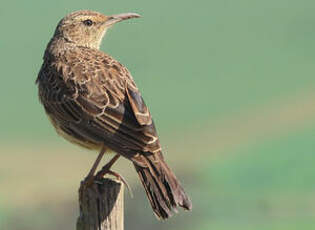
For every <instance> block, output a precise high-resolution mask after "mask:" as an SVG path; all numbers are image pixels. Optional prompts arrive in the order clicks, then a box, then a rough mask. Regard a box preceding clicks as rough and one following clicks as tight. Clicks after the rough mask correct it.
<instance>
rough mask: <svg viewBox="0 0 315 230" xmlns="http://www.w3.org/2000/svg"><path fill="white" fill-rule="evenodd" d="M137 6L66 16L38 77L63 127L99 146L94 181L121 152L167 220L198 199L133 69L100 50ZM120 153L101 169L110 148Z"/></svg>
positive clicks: (77, 139) (85, 143)
mask: <svg viewBox="0 0 315 230" xmlns="http://www.w3.org/2000/svg"><path fill="white" fill-rule="evenodd" d="M139 17H140V15H139V14H136V13H122V14H115V15H111V16H106V15H104V14H102V13H99V12H95V11H91V10H80V11H75V12H72V13H70V14H68V15H66V16H65V17H64V18H62V19H61V20H60V21H59V23H58V24H57V27H56V29H55V32H54V34H53V37H52V38H51V40H50V41H49V42H48V45H47V47H46V50H45V52H44V55H43V63H42V66H41V68H40V70H39V73H38V76H37V79H36V84H37V86H38V95H39V100H40V102H41V104H42V105H43V107H44V110H45V112H46V114H47V116H48V118H49V120H50V122H51V123H52V125H53V126H54V128H55V129H56V131H57V133H58V134H59V135H61V136H62V137H64V138H65V139H66V140H68V141H70V142H72V143H75V144H78V145H80V146H82V147H85V148H88V149H92V150H97V151H99V154H98V157H97V158H96V160H95V162H94V164H93V166H92V168H91V170H90V171H89V173H88V175H87V177H86V180H85V181H86V183H87V184H89V183H93V182H94V181H95V180H97V179H100V178H102V177H103V176H105V175H106V174H111V175H114V176H117V177H118V178H119V177H120V175H119V174H118V173H116V172H113V171H112V170H111V166H112V165H113V164H114V163H115V162H116V161H117V160H118V158H119V157H120V156H122V157H124V158H126V159H128V160H130V161H131V162H132V164H133V165H134V168H135V170H136V172H137V174H138V175H139V178H140V180H141V182H142V185H143V187H144V189H145V192H146V195H147V197H148V200H149V202H150V204H151V206H152V209H153V212H154V214H155V215H156V217H157V218H158V219H160V220H165V219H167V218H169V217H170V216H172V215H173V214H174V213H176V212H177V209H178V207H182V208H183V209H184V210H191V209H192V202H191V200H190V198H189V196H188V195H187V194H186V193H185V191H184V189H183V187H182V185H181V184H180V182H179V180H178V179H177V178H176V176H175V174H174V173H173V171H172V170H171V169H170V167H169V166H168V165H167V164H166V162H165V160H164V157H163V155H162V148H161V144H160V141H159V138H158V135H157V132H156V128H155V124H154V121H153V119H152V116H151V114H150V111H149V109H148V107H147V106H146V104H145V102H144V100H143V98H142V96H141V93H140V91H139V89H138V87H137V86H136V84H135V81H134V80H133V77H132V76H131V74H130V72H129V70H128V69H127V68H126V67H125V66H124V65H122V64H121V63H120V62H118V61H117V60H115V59H114V58H113V57H111V56H110V55H108V54H106V53H105V52H102V51H101V50H100V45H101V42H102V40H103V37H104V36H105V34H106V32H107V30H108V29H109V28H111V27H112V26H113V25H114V24H116V23H117V22H120V21H124V20H127V19H131V18H139ZM107 152H114V153H116V155H115V156H114V157H113V158H112V159H111V160H110V161H109V162H108V163H107V164H106V165H105V166H103V168H102V169H101V170H100V171H99V172H97V173H96V169H97V167H98V166H99V163H100V161H101V159H102V157H103V155H104V154H105V153H107Z"/></svg>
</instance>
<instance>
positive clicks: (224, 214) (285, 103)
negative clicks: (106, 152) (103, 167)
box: [0, 0, 315, 230]
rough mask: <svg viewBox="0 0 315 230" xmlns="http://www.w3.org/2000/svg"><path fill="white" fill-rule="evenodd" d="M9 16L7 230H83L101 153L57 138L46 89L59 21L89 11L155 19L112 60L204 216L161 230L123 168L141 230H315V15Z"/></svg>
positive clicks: (121, 30)
mask: <svg viewBox="0 0 315 230" xmlns="http://www.w3.org/2000/svg"><path fill="white" fill-rule="evenodd" d="M1 6H2V7H1V9H0V25H1V27H2V30H3V31H4V32H3V33H2V34H1V39H0V50H1V52H0V60H1V63H2V65H1V76H2V78H1V82H2V84H1V90H0V103H1V105H2V107H1V115H0V116H1V119H0V127H1V128H0V138H1V139H0V229H1V230H2V229H5V230H7V229H8V230H22V229H23V230H28V229H32V230H39V229H47V230H54V229H74V226H75V220H76V218H77V215H78V207H77V188H78V185H79V181H80V180H81V179H82V178H83V177H84V175H86V173H87V171H88V169H89V167H90V166H91V164H92V162H93V160H94V159H95V157H96V153H93V152H89V151H87V150H83V149H80V148H78V147H76V146H73V145H71V144H68V143H67V142H65V141H64V140H62V139H61V138H59V137H57V135H56V134H55V132H54V130H53V128H52V127H51V125H50V124H49V123H48V121H47V119H46V117H45V115H44V112H43V109H42V107H41V106H40V105H39V102H38V100H37V88H36V86H35V85H34V81H35V78H36V75H37V72H38V70H39V68H40V65H41V62H42V59H41V58H42V55H43V52H44V49H45V46H46V44H47V42H48V40H49V39H50V37H51V36H52V33H53V30H54V28H55V26H56V23H57V21H58V20H60V19H61V18H62V17H63V16H64V15H65V14H66V13H69V12H71V11H73V10H79V9H92V10H97V11H100V12H104V13H107V14H114V13H121V12H137V13H140V14H141V15H143V18H141V19H137V20H133V21H129V22H125V23H121V24H119V25H117V26H115V27H114V28H113V29H111V31H109V33H108V34H107V37H106V38H105V40H104V43H103V45H102V50H104V51H106V52H108V53H110V54H111V55H112V56H114V57H116V58H117V59H119V60H120V61H121V62H122V63H124V64H125V65H126V66H127V67H128V68H129V69H130V71H131V72H132V74H133V76H134V78H135V80H136V82H137V84H138V86H139V88H140V89H141V91H142V94H143V96H144V98H145V100H146V102H147V104H148V105H149V107H150V109H151V112H152V114H153V116H154V119H155V121H156V124H157V126H158V131H159V134H160V137H161V142H162V144H163V146H164V150H165V152H166V158H167V160H168V162H169V163H170V165H171V167H172V168H174V170H175V171H176V174H178V177H179V178H180V179H181V181H182V182H183V184H184V186H185V187H186V188H187V191H188V193H189V194H190V195H191V196H192V200H193V204H194V208H193V212H192V213H181V214H179V215H178V216H176V217H175V218H172V219H170V221H168V222H166V223H163V224H161V223H159V222H157V221H156V220H155V217H154V216H153V214H152V213H151V210H150V207H149V204H148V202H147V200H146V198H145V194H144V191H143V190H142V188H141V187H140V183H139V181H138V180H137V179H138V178H137V176H136V174H135V172H134V170H133V169H132V167H131V165H130V164H129V163H128V162H127V161H126V160H121V161H120V162H119V163H118V164H117V165H116V166H115V167H116V169H117V170H118V171H119V172H121V173H122V174H123V175H125V176H126V177H127V180H128V181H129V182H130V184H131V186H132V187H133V190H134V193H135V198H134V199H131V198H130V196H128V195H126V226H128V229H138V228H140V229H165V230H166V229H168V230H177V229H182V230H186V229H187V230H189V229H198V230H208V229H216V230H228V229H235V230H238V229H242V230H246V229H255V230H265V229H266V230H267V229H268V230H270V229H272V230H273V229H275V230H282V229H283V230H291V229H292V230H293V229H313V228H315V195H314V194H315V183H314V182H315V169H314V165H315V156H314V152H315V78H314V74H315V71H314V61H315V45H314V44H315V43H314V41H315V30H314V24H315V16H314V8H315V2H313V1H308V0H302V1H293V0H292V1H288V0H276V1H274V0H273V1H272V0H266V1H253V0H251V1H250V0H240V1H232V0H229V1H222V0H213V1H202V0H197V1H165V0H162V1H144V0H136V1H119V2H117V1H89V2H87V1H82V0H77V1H74V0H71V1H61V0H59V1H53V2H52V1H39V0H35V1H32V3H30V2H29V1H17V0H13V1H7V0H2V2H1ZM17 64H18V65H17ZM108 158H109V156H107V159H108ZM140 204H141V205H140ZM126 229H127V227H126Z"/></svg>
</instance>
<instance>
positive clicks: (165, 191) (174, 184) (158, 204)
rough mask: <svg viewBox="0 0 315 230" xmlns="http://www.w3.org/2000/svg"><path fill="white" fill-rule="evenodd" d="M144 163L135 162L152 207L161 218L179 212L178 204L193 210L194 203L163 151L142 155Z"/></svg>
mask: <svg viewBox="0 0 315 230" xmlns="http://www.w3.org/2000/svg"><path fill="white" fill-rule="evenodd" d="M142 157H143V160H144V162H145V163H144V164H142V165H141V166H140V165H139V164H137V163H134V166H135V168H136V170H137V172H138V174H139V177H140V179H141V182H142V184H143V186H144V188H145V191H146V193H147V196H148V199H149V201H150V203H151V206H152V209H153V211H154V213H155V214H156V216H157V217H158V218H159V219H167V218H169V217H171V216H172V215H173V212H177V206H180V207H182V208H184V209H186V210H191V208H192V204H191V201H190V199H189V197H188V196H187V195H186V193H185V192H184V189H183V188H182V186H181V185H180V183H179V181H178V180H177V178H176V177H175V175H174V173H173V172H172V170H171V169H170V168H169V167H168V166H167V164H166V163H165V161H164V159H163V156H162V154H161V153H157V154H154V155H149V156H142Z"/></svg>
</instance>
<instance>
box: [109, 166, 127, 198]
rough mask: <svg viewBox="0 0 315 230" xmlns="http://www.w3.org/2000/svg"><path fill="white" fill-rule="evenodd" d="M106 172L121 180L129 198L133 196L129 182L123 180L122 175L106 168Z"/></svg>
mask: <svg viewBox="0 0 315 230" xmlns="http://www.w3.org/2000/svg"><path fill="white" fill-rule="evenodd" d="M108 174H110V175H113V176H115V177H116V178H117V179H118V180H120V181H121V182H123V183H124V185H125V186H126V188H127V190H128V192H129V194H130V196H131V198H133V192H132V190H131V187H130V186H129V184H128V183H127V181H126V180H125V178H123V176H121V175H119V174H118V173H116V172H113V171H111V170H108Z"/></svg>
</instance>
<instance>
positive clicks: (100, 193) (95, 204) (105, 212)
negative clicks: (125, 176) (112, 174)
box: [77, 178, 124, 230]
mask: <svg viewBox="0 0 315 230" xmlns="http://www.w3.org/2000/svg"><path fill="white" fill-rule="evenodd" d="M123 191H124V189H123V184H122V183H121V182H120V181H117V180H112V179H108V178H106V179H103V180H101V181H99V182H97V183H94V184H93V185H91V186H89V187H88V188H86V187H84V186H82V184H81V186H80V189H79V205H80V216H79V217H78V220H77V230H123V229H124V209H123V205H124V204H123V203H124V194H123V193H124V192H123Z"/></svg>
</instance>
